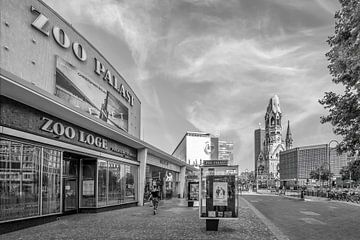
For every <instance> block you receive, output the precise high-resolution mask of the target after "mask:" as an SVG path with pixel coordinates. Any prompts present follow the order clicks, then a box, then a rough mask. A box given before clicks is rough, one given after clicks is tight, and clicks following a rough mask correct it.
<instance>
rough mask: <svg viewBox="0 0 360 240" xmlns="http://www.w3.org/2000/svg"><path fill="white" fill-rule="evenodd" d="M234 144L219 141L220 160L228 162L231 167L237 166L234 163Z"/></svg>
mask: <svg viewBox="0 0 360 240" xmlns="http://www.w3.org/2000/svg"><path fill="white" fill-rule="evenodd" d="M233 150H234V143H232V142H226V141H223V140H219V157H218V159H219V160H228V161H229V165H235V163H234V155H233Z"/></svg>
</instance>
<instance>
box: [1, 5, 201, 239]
mask: <svg viewBox="0 0 360 240" xmlns="http://www.w3.org/2000/svg"><path fill="white" fill-rule="evenodd" d="M0 3H1V8H0V13H1V14H0V18H1V25H0V35H1V38H0V56H1V58H0V70H1V71H0V104H1V105H0V113H1V114H0V195H1V196H0V229H1V231H0V234H1V233H2V232H4V231H11V230H13V229H14V228H15V227H17V226H18V225H21V224H16V223H15V222H18V223H24V222H26V221H28V223H29V224H30V223H31V222H33V223H35V222H45V221H46V220H50V219H52V220H54V219H56V217H57V216H59V215H62V214H68V213H77V212H94V211H95V212H96V211H101V210H105V209H113V208H121V207H128V206H135V205H142V204H143V196H144V191H145V190H146V186H147V183H148V182H154V180H155V182H156V183H157V184H159V185H161V187H162V192H163V194H164V197H165V196H168V197H170V196H178V195H180V196H181V197H182V196H183V192H184V186H185V175H186V173H187V172H191V171H195V170H196V169H195V168H194V167H192V166H190V165H188V164H186V163H185V162H183V161H181V160H179V159H177V158H175V157H173V156H171V155H169V154H167V153H165V152H163V151H161V150H160V149H158V148H156V147H154V146H152V145H150V144H148V143H146V142H144V141H142V140H140V129H141V102H140V100H139V98H138V97H137V96H136V94H135V92H134V91H133V90H132V89H131V87H130V86H129V84H128V83H127V82H126V81H125V79H124V78H123V77H122V76H121V75H120V74H119V73H118V72H117V71H116V69H114V67H113V66H112V65H111V64H110V63H109V62H108V61H107V60H106V59H105V58H104V57H103V55H102V54H101V53H100V52H99V51H97V50H96V49H95V48H94V46H92V45H91V44H90V43H89V42H88V41H87V40H86V39H85V38H84V37H83V36H81V35H80V34H79V33H78V32H77V31H76V30H75V29H74V28H73V27H72V26H71V25H70V24H68V23H67V22H66V21H65V20H64V19H63V18H61V17H60V16H59V15H58V14H57V13H56V12H54V11H53V10H52V9H51V8H50V7H48V6H47V5H46V4H44V3H43V2H42V1H38V0H28V1H10V0H1V1H0ZM28 223H27V225H28Z"/></svg>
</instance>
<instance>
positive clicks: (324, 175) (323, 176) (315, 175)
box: [309, 166, 333, 181]
mask: <svg viewBox="0 0 360 240" xmlns="http://www.w3.org/2000/svg"><path fill="white" fill-rule="evenodd" d="M309 175H310V178H311V179H315V180H318V179H319V175H320V180H322V181H328V180H329V179H330V177H331V176H332V175H333V174H332V173H330V170H329V168H326V167H324V166H321V167H320V168H317V169H315V170H312V171H311V172H310V174H309Z"/></svg>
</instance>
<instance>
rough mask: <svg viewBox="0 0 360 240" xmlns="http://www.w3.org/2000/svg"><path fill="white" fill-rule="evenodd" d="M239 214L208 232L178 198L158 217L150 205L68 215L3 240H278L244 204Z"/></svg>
mask: <svg viewBox="0 0 360 240" xmlns="http://www.w3.org/2000/svg"><path fill="white" fill-rule="evenodd" d="M239 213H240V214H239V218H238V219H234V220H220V221H219V227H218V231H206V224H205V220H203V219H199V212H198V208H197V207H194V208H192V207H187V202H186V201H185V200H184V199H177V198H176V199H172V200H163V201H161V204H160V206H159V210H158V214H157V215H153V211H152V208H151V207H149V205H145V206H141V207H132V208H126V209H119V210H114V211H108V212H102V213H91V214H90V213H89V214H75V215H68V216H63V217H60V219H59V220H58V221H55V222H51V223H47V224H43V225H39V226H35V227H31V228H27V229H23V230H19V231H16V232H12V233H8V234H4V235H1V236H0V239H6V240H11V239H24V240H25V239H29V240H30V239H34V240H38V239H74V240H75V239H76V240H82V239H84V240H85V239H86V240H88V239H261V240H263V239H276V237H275V236H274V235H273V234H272V232H271V231H270V230H269V229H268V228H267V227H266V225H265V224H264V223H263V222H262V221H261V220H260V219H259V218H258V217H257V216H256V215H255V214H254V212H252V210H251V209H250V208H249V207H247V205H246V204H245V203H244V202H242V201H241V202H240V208H239Z"/></svg>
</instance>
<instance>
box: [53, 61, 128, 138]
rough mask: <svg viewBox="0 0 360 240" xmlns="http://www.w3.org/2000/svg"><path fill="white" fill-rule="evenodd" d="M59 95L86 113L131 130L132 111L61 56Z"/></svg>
mask: <svg viewBox="0 0 360 240" xmlns="http://www.w3.org/2000/svg"><path fill="white" fill-rule="evenodd" d="M55 95H56V96H57V97H59V98H61V99H62V100H64V101H65V102H67V103H69V104H71V105H72V106H74V107H76V108H79V109H81V110H82V111H83V112H87V113H88V114H90V115H92V116H95V117H97V118H99V119H101V120H103V121H105V122H107V123H109V124H111V125H113V126H116V127H118V128H120V129H122V130H124V131H128V121H129V110H128V108H127V107H126V106H125V105H124V104H122V103H121V101H120V100H119V99H118V98H117V97H115V96H114V95H113V94H111V93H110V92H109V91H108V90H107V89H105V88H104V87H102V86H100V85H99V84H97V83H96V82H95V81H93V80H92V79H91V78H90V77H89V76H87V75H86V74H85V73H83V72H81V71H80V70H79V69H77V68H76V67H75V66H73V65H72V64H71V63H69V62H66V61H65V60H63V59H62V58H60V57H59V56H58V57H57V59H56V91H55Z"/></svg>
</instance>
